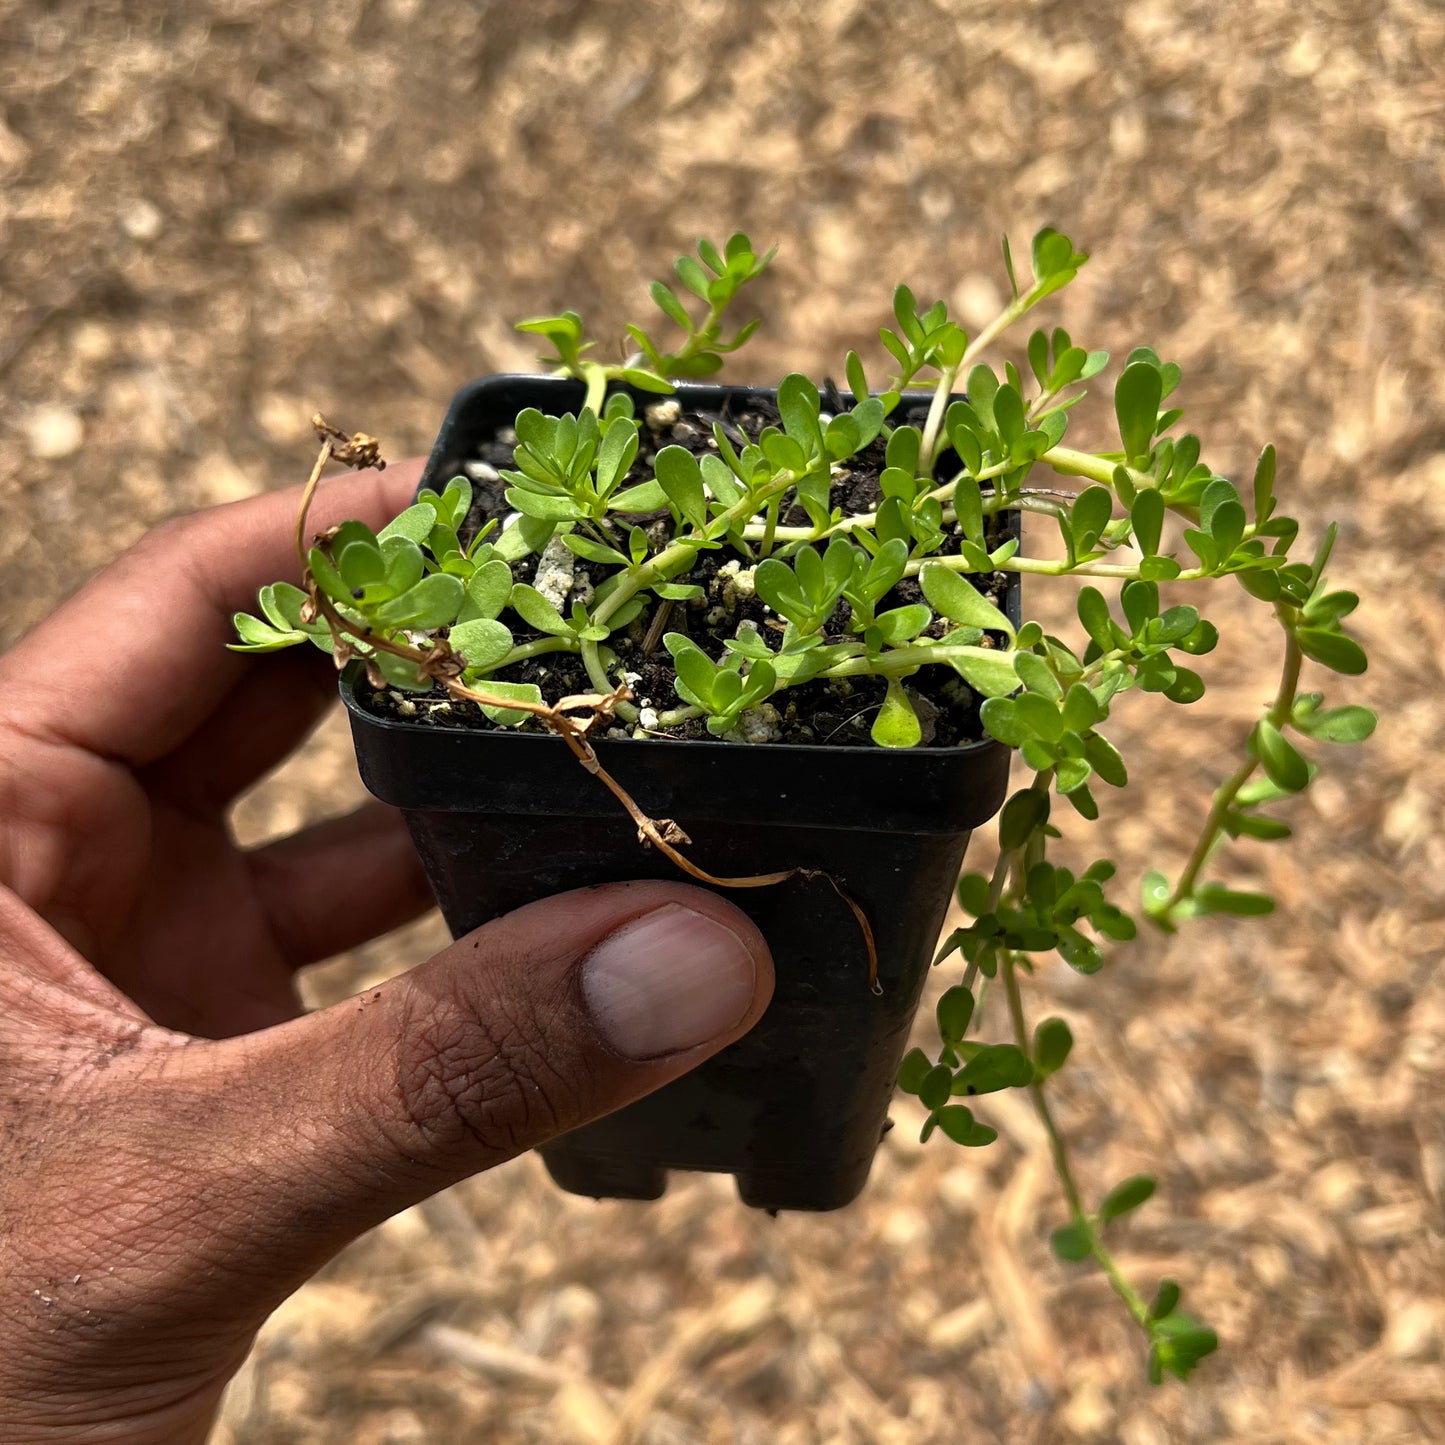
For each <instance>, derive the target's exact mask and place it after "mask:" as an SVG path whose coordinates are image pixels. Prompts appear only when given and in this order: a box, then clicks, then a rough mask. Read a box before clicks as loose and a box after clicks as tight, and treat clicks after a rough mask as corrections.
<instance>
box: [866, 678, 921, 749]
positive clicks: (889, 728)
mask: <svg viewBox="0 0 1445 1445" xmlns="http://www.w3.org/2000/svg"><path fill="white" fill-rule="evenodd" d="M870 736H871V737H872V739H873V741H874V742H875V743H877V744H878V746H879V747H881V748H912V747H917V746H918V744H919V742H921V741H922V739H923V729H922V727H921V725H920V724H919V721H918V714H917V713H916V712H914V710H913V704H912V703H911V702H910V701H909V699H908V693H907V692H906V691H905V690H904V687H903V684H902V683H901V682H900V681H899V680H898V679H897V678H896V677H890V678H889V679H888V691H887V693H886V695H885V696H884V699H883V706H882V707H881V708H880V709H879V710H878V716H877V717H876V718H874V719H873V727H872V731H871V733H870Z"/></svg>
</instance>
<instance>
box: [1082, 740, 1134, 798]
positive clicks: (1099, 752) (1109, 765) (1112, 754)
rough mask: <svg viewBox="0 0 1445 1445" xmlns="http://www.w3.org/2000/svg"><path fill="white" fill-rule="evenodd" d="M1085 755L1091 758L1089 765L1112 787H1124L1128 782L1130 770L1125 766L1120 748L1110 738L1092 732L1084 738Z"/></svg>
mask: <svg viewBox="0 0 1445 1445" xmlns="http://www.w3.org/2000/svg"><path fill="white" fill-rule="evenodd" d="M1084 756H1085V757H1086V758H1087V759H1088V760H1089V766H1090V767H1092V768H1093V770H1094V771H1095V772H1096V773H1098V775H1099V776H1100V777H1101V778H1103V780H1104V781H1105V782H1106V783H1108V785H1109V786H1110V787H1111V788H1122V787H1124V786H1125V785H1126V784H1127V783H1128V781H1129V770H1128V768H1126V767H1125V766H1124V759H1123V758H1122V757H1120V756H1119V750H1118V749H1117V748H1116V747H1115V746H1114V745H1113V743H1111V742H1110V741H1109V740H1108V738H1106V737H1102V736H1101V735H1100V734H1098V733H1091V734H1090V735H1089V736H1088V737H1086V738H1085V739H1084Z"/></svg>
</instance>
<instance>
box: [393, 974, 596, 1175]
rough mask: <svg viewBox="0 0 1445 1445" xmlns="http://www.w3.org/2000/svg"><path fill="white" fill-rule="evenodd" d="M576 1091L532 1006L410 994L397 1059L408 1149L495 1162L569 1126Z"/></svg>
mask: <svg viewBox="0 0 1445 1445" xmlns="http://www.w3.org/2000/svg"><path fill="white" fill-rule="evenodd" d="M580 1092H581V1091H580V1090H579V1089H578V1087H577V1086H576V1083H575V1081H573V1080H572V1079H570V1078H569V1076H568V1074H567V1072H566V1070H565V1068H563V1067H559V1065H558V1063H557V1061H556V1060H555V1058H554V1057H553V1050H552V1049H551V1048H550V1047H549V1040H548V1033H547V1029H546V1028H545V1026H544V1024H543V1022H542V1018H541V1015H540V1013H539V1011H538V1009H537V1007H536V1006H535V1005H533V1004H521V1005H516V1006H512V1007H508V1006H507V1004H506V1002H504V1001H503V1000H500V999H497V1000H488V1001H487V1004H486V1006H485V1007H480V1006H478V1004H477V1003H476V1001H474V1000H471V999H468V998H467V997H465V996H464V994H462V993H461V992H459V991H458V990H456V989H449V990H445V991H443V992H440V993H436V992H434V991H433V990H431V989H429V990H428V992H427V994H425V995H423V994H422V993H421V992H420V990H417V989H413V990H409V991H408V993H407V995H406V999H405V1004H404V1007H403V1009H402V1020H401V1037H400V1041H399V1044H398V1049H397V1056H396V1103H397V1107H398V1118H399V1121H400V1126H401V1129H402V1132H403V1136H404V1138H403V1141H402V1142H403V1147H404V1151H405V1152H407V1153H413V1152H421V1153H424V1154H435V1153H441V1154H449V1153H452V1152H455V1151H458V1150H466V1151H475V1150H477V1149H480V1150H481V1151H482V1152H483V1153H484V1154H485V1155H487V1156H488V1157H489V1158H490V1159H492V1160H494V1161H498V1162H499V1161H500V1160H502V1159H505V1158H510V1157H511V1156H512V1155H514V1154H518V1153H520V1152H521V1151H522V1150H524V1149H528V1148H531V1147H532V1145H534V1144H536V1143H538V1142H539V1141H541V1140H544V1139H547V1138H550V1137H551V1136H552V1135H554V1134H556V1133H559V1132H560V1131H561V1130H562V1129H563V1128H565V1127H567V1123H566V1121H568V1120H572V1119H576V1118H577V1117H578V1116H579V1108H578V1100H579V1097H580Z"/></svg>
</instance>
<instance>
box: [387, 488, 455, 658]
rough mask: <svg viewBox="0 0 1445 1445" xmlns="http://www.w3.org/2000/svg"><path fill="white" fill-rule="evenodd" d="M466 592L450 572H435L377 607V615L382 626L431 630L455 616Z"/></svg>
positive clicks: (423, 630) (420, 630)
mask: <svg viewBox="0 0 1445 1445" xmlns="http://www.w3.org/2000/svg"><path fill="white" fill-rule="evenodd" d="M428 510H430V509H428ZM465 595H466V593H465V589H464V588H463V587H462V584H461V581H460V579H458V578H456V577H453V576H452V575H451V574H450V573H447V572H433V573H432V575H431V576H430V577H423V578H422V580H421V581H420V582H418V583H417V584H416V586H415V587H412V588H409V589H408V590H407V591H405V592H403V593H402V594H401V596H400V597H394V598H393V599H392V600H391V601H390V602H386V603H383V604H382V605H381V606H380V607H379V608H377V610H376V613H375V618H376V621H377V622H378V623H379V624H380V625H381V626H383V627H404V628H411V629H414V630H416V631H418V632H430V631H432V630H433V629H435V628H438V627H445V626H446V625H447V624H448V623H449V622H451V621H453V620H454V619H455V618H456V615H457V612H458V611H459V610H460V608H461V605H462V601H463V598H464V597H465Z"/></svg>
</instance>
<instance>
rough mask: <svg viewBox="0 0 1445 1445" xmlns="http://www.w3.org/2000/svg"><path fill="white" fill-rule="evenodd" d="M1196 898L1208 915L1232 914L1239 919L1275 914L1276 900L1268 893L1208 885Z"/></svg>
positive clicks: (1216, 884)
mask: <svg viewBox="0 0 1445 1445" xmlns="http://www.w3.org/2000/svg"><path fill="white" fill-rule="evenodd" d="M1194 896H1195V898H1196V899H1197V900H1198V902H1199V904H1200V906H1201V907H1202V908H1203V909H1204V910H1205V912H1207V913H1231V914H1234V915H1235V916H1236V917H1239V918H1260V917H1263V916H1264V915H1265V914H1266V913H1273V912H1274V899H1273V898H1271V897H1270V896H1269V895H1268V894H1267V893H1242V892H1237V891H1236V890H1234V889H1232V888H1225V887H1224V886H1223V885H1222V884H1219V883H1206V884H1205V885H1204V886H1203V887H1202V888H1200V889H1198V890H1197V891H1196V893H1195V895H1194Z"/></svg>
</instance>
